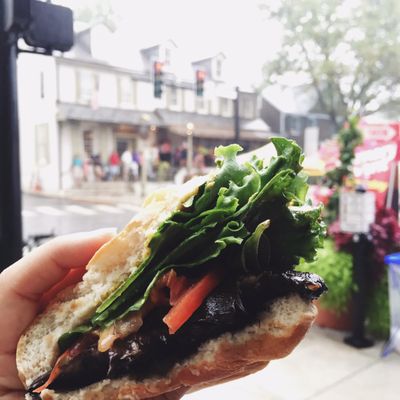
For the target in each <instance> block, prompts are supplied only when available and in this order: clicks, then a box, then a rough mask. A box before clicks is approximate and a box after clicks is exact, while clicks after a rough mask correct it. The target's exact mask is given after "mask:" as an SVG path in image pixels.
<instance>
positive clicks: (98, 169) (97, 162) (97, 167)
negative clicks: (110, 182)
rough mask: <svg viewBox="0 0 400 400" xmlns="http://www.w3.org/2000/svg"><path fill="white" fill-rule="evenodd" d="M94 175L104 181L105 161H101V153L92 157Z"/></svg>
mask: <svg viewBox="0 0 400 400" xmlns="http://www.w3.org/2000/svg"><path fill="white" fill-rule="evenodd" d="M92 160H93V170H94V177H95V180H96V181H102V180H103V178H104V170H103V162H102V161H101V156H100V154H95V155H94V156H93V157H92Z"/></svg>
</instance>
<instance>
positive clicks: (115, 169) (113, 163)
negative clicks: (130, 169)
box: [108, 149, 121, 181]
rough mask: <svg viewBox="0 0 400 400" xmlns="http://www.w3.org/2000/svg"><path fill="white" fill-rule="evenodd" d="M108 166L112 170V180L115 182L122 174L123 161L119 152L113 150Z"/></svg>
mask: <svg viewBox="0 0 400 400" xmlns="http://www.w3.org/2000/svg"><path fill="white" fill-rule="evenodd" d="M108 165H109V169H110V179H111V180H113V181H115V180H116V179H117V178H118V177H119V175H120V173H121V167H120V165H121V159H120V157H119V154H118V152H117V150H115V149H114V150H113V151H112V152H111V154H110V157H109V159H108Z"/></svg>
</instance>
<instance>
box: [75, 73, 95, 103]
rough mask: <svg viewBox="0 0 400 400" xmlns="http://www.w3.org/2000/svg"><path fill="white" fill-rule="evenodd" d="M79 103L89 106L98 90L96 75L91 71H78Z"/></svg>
mask: <svg viewBox="0 0 400 400" xmlns="http://www.w3.org/2000/svg"><path fill="white" fill-rule="evenodd" d="M78 76H79V81H78V89H79V102H80V103H83V104H91V103H92V100H93V99H94V97H95V95H96V93H97V91H98V89H99V81H98V77H97V75H96V74H94V73H93V72H91V71H86V70H81V71H79V75H78Z"/></svg>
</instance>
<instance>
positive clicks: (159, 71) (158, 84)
mask: <svg viewBox="0 0 400 400" xmlns="http://www.w3.org/2000/svg"><path fill="white" fill-rule="evenodd" d="M153 73H154V97H156V98H158V99H160V98H161V95H162V92H163V84H164V82H163V63H162V62H160V61H154V64H153Z"/></svg>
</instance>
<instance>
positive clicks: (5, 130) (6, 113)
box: [0, 32, 22, 271]
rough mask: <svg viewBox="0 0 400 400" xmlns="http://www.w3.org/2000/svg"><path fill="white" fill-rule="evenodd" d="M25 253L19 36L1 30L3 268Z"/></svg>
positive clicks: (0, 239)
mask: <svg viewBox="0 0 400 400" xmlns="http://www.w3.org/2000/svg"><path fill="white" fill-rule="evenodd" d="M21 256H22V219H21V184H20V164H19V132H18V101H17V35H16V34H15V33H13V32H7V33H6V32H0V271H1V270H2V269H4V268H6V267H7V266H8V265H10V264H12V263H13V262H14V261H16V260H18V259H19V258H21Z"/></svg>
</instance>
